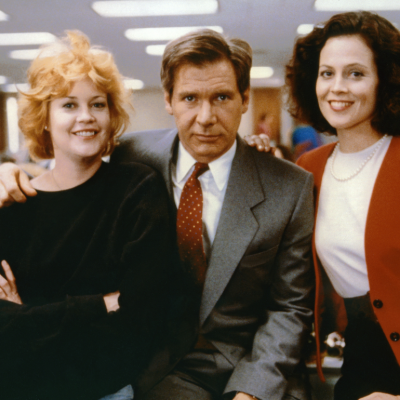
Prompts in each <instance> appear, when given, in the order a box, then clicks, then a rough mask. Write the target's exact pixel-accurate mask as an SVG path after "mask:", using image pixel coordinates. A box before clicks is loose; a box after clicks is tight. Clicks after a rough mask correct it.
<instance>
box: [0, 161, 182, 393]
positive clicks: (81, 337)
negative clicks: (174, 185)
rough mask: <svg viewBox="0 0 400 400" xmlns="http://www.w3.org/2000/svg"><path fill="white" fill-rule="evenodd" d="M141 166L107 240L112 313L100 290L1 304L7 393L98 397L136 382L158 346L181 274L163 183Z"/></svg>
mask: <svg viewBox="0 0 400 400" xmlns="http://www.w3.org/2000/svg"><path fill="white" fill-rule="evenodd" d="M144 171H145V173H143V172H142V171H141V170H140V171H139V172H140V173H141V176H140V177H139V179H138V177H135V179H131V180H130V181H129V179H125V180H124V179H122V181H123V182H124V185H126V189H125V193H124V196H123V198H122V201H121V204H119V206H118V207H117V208H116V209H117V212H116V215H115V216H114V218H113V224H112V228H111V231H110V232H109V237H108V241H109V245H110V248H112V249H113V251H112V257H108V262H111V263H112V264H113V265H112V267H113V268H115V270H116V271H119V274H120V284H119V287H118V288H117V289H118V290H119V291H120V293H121V295H120V299H119V304H120V309H119V310H118V311H117V312H111V313H107V311H106V308H105V304H104V300H103V297H102V295H89V296H69V297H67V298H66V299H65V301H61V302H57V303H52V304H45V305H42V306H29V305H17V304H14V303H10V302H7V301H0V340H1V342H2V344H3V347H4V346H7V345H8V344H9V345H10V346H8V348H7V350H6V356H7V359H8V360H10V362H9V363H8V364H7V365H4V363H2V364H1V365H0V375H2V376H3V377H7V379H5V378H4V379H3V378H0V380H1V384H2V393H3V394H5V393H7V396H8V397H7V396H6V398H9V399H13V398H19V397H18V396H20V398H24V397H23V396H24V395H25V392H24V390H25V389H24V388H26V390H27V392H26V393H29V395H32V394H35V395H37V396H38V398H39V397H40V396H43V398H47V397H46V396H48V398H59V399H64V398H65V399H70V398H74V399H81V398H82V399H85V400H90V399H98V398H100V397H102V396H104V395H106V394H109V393H113V392H116V391H117V390H119V389H120V388H121V387H123V386H125V385H127V384H129V383H133V382H134V381H135V377H136V376H137V374H138V373H139V372H140V370H141V369H142V368H143V367H144V366H145V365H146V363H147V362H148V360H149V358H150V357H151V355H152V353H154V351H155V350H156V348H157V344H158V343H159V342H160V340H161V339H162V337H161V336H160V335H159V332H161V331H162V329H163V328H164V329H165V327H166V326H167V324H168V320H169V318H171V312H172V311H171V310H174V308H175V309H178V308H179V306H180V305H179V304H180V301H181V300H180V298H179V295H178V293H179V290H178V286H179V282H180V279H179V277H180V276H181V271H180V270H179V268H180V266H179V263H178V262H177V258H176V257H175V254H176V252H175V246H174V243H175V239H174V230H173V229H172V227H171V223H170V217H169V209H168V195H167V191H166V188H165V183H164V181H163V180H162V178H161V177H160V176H159V175H158V174H157V173H155V172H154V171H151V172H149V171H150V169H147V168H146V169H145V170H144ZM125 172H126V173H132V171H130V170H127V171H125ZM121 173H124V171H122V172H121ZM116 178H118V177H116ZM112 200H113V198H112V196H111V197H110V201H112ZM118 201H120V200H118ZM3 355H4V354H3ZM33 371H40V375H39V376H37V374H35V373H33ZM44 377H46V378H45V379H44ZM21 381H23V384H22V385H21V384H20V383H21ZM17 385H19V388H18V389H17V390H16V389H15V388H16V386H17ZM60 387H62V388H63V391H64V392H63V393H62V394H60V393H59V392H58V390H59V389H60ZM51 396H53V397H51ZM60 396H61V397H60ZM40 398H42V397H40Z"/></svg>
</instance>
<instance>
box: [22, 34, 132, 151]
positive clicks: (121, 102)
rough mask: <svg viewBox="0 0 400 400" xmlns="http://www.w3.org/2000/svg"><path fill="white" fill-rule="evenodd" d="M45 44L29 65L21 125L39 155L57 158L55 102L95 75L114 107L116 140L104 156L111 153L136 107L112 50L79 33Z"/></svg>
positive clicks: (112, 129)
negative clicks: (50, 126) (52, 119)
mask: <svg viewBox="0 0 400 400" xmlns="http://www.w3.org/2000/svg"><path fill="white" fill-rule="evenodd" d="M66 33H67V36H66V37H64V38H62V39H60V40H58V41H57V42H55V43H52V44H49V45H46V46H43V47H42V50H41V52H40V54H39V56H38V57H37V58H36V59H35V60H34V61H33V62H32V64H31V66H30V67H29V69H28V82H29V84H30V90H28V91H26V92H20V98H19V100H18V106H19V122H18V124H19V127H20V129H21V131H22V133H23V134H24V136H25V139H26V145H27V146H28V149H29V153H30V154H31V156H32V158H34V159H49V158H53V157H54V150H53V144H52V140H51V136H50V132H49V131H48V130H47V129H46V124H47V123H48V113H49V105H50V102H51V101H52V100H53V99H56V98H60V97H64V96H67V95H68V93H70V91H71V90H72V86H73V84H74V83H75V82H77V81H79V80H82V79H85V78H87V77H89V78H90V79H91V80H92V81H93V83H94V84H95V85H96V86H97V88H98V89H99V90H101V91H103V92H104V93H106V95H107V101H108V107H109V110H110V139H109V141H108V143H107V147H106V148H105V150H104V153H103V155H104V156H106V155H109V154H111V153H112V151H113V150H114V148H115V145H116V144H117V138H118V137H119V136H121V135H122V134H123V132H124V131H125V129H126V128H127V127H128V125H129V114H128V109H129V108H130V109H133V107H132V104H131V100H130V92H129V91H128V90H126V89H125V87H124V84H123V77H122V75H121V74H120V73H119V71H118V68H117V66H116V64H115V61H114V58H113V56H112V54H111V53H109V52H107V51H104V50H101V49H99V48H97V47H91V46H90V41H89V39H88V38H87V37H86V36H85V35H84V34H83V33H82V32H79V31H67V32H66Z"/></svg>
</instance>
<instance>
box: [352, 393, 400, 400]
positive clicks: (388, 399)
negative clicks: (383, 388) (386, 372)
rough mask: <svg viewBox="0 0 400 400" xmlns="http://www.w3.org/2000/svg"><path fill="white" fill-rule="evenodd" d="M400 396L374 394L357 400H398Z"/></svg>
mask: <svg viewBox="0 0 400 400" xmlns="http://www.w3.org/2000/svg"><path fill="white" fill-rule="evenodd" d="M398 399H400V396H393V395H392V394H387V393H379V392H375V393H372V394H370V395H369V396H366V397H362V398H361V399H359V400H398Z"/></svg>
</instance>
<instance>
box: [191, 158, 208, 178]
mask: <svg viewBox="0 0 400 400" xmlns="http://www.w3.org/2000/svg"><path fill="white" fill-rule="evenodd" d="M207 170H208V164H203V163H200V162H197V163H196V164H195V165H194V170H193V173H192V177H193V178H194V179H197V178H198V177H199V176H200V175H201V174H203V173H204V172H206V171H207Z"/></svg>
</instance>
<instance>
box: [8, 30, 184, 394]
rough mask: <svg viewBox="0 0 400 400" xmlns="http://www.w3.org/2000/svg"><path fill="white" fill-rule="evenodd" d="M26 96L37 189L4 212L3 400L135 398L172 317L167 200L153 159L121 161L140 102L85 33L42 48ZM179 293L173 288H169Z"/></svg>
mask: <svg viewBox="0 0 400 400" xmlns="http://www.w3.org/2000/svg"><path fill="white" fill-rule="evenodd" d="M28 80H29V83H30V86H31V88H30V90H29V91H27V92H25V93H22V94H21V98H20V101H19V107H20V120H19V125H20V128H21V130H22V132H23V134H24V135H25V138H26V142H27V145H28V147H29V150H30V153H31V155H32V157H34V158H37V159H49V158H53V157H54V158H55V168H54V169H53V170H51V171H48V172H46V173H44V174H43V175H41V176H39V177H37V178H35V179H33V180H32V181H31V182H32V185H33V187H34V188H35V190H36V191H37V195H36V196H35V197H34V198H32V199H30V200H29V201H28V202H26V204H18V205H15V206H12V207H10V208H7V209H2V210H0V225H1V227H2V229H1V233H0V243H1V247H0V259H1V260H3V261H2V263H1V264H2V267H3V271H4V274H3V276H2V277H1V278H0V339H1V343H2V357H1V359H2V362H1V363H0V383H1V389H0V392H1V397H2V398H4V399H8V400H12V399H23V400H28V399H35V400H36V399H40V400H42V399H52V400H54V399H58V400H60V399H69V400H70V399H74V400H77V399H84V400H90V399H99V398H101V397H104V396H106V395H110V394H112V393H115V392H118V391H119V390H120V389H121V388H123V389H122V390H121V391H120V392H119V393H116V394H115V395H111V396H108V397H107V399H131V398H132V387H131V386H129V385H134V384H135V382H136V379H137V376H138V374H139V372H141V371H142V370H143V368H144V367H145V366H146V363H147V362H148V360H149V358H150V356H151V355H152V354H153V351H154V349H155V348H156V346H155V343H158V339H159V338H157V337H156V334H155V332H157V331H158V330H160V331H161V329H159V328H160V327H163V328H164V331H163V334H164V335H165V333H166V332H165V318H167V316H168V312H167V310H168V306H169V294H168V293H170V292H171V289H172V284H171V282H172V279H173V278H174V276H173V275H174V274H175V270H174V269H173V268H175V265H176V264H175V263H172V255H171V250H170V249H171V248H173V246H172V243H174V238H173V235H172V234H171V232H172V231H171V230H170V225H169V215H168V203H167V192H166V188H165V184H164V182H163V180H162V178H161V177H159V176H158V174H157V173H156V172H155V171H153V170H152V169H150V168H149V167H146V166H144V165H141V164H129V165H128V164H127V165H109V164H106V163H104V162H103V161H102V157H103V156H106V155H108V154H110V153H111V152H112V150H113V148H114V146H115V144H116V140H117V138H118V136H119V135H121V134H122V132H123V130H124V129H125V128H126V126H127V124H128V114H127V108H128V107H130V102H129V95H128V93H127V92H126V91H125V89H124V87H123V80H122V77H121V75H120V73H119V72H118V69H117V67H116V65H115V62H114V60H113V57H112V55H111V54H110V53H108V52H106V51H103V50H100V49H96V48H91V47H90V43H89V41H88V39H87V38H86V37H85V36H84V35H83V34H81V33H79V32H69V33H68V36H67V38H64V39H63V40H62V41H59V42H58V43H56V44H52V45H50V46H48V47H46V48H44V49H43V51H42V53H41V55H40V56H39V57H38V58H37V59H36V60H34V61H33V62H32V65H31V66H30V68H29V71H28ZM167 291H168V293H167Z"/></svg>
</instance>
